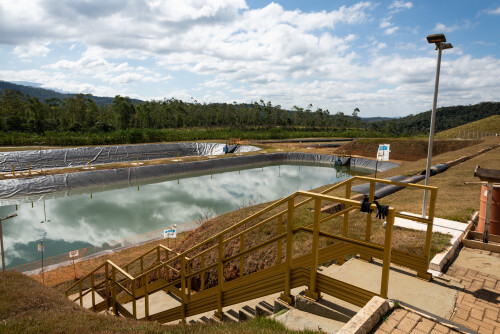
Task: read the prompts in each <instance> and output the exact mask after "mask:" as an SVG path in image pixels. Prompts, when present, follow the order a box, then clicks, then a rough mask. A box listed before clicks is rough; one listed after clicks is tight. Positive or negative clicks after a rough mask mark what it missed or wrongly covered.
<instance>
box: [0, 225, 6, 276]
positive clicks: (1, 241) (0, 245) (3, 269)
mask: <svg viewBox="0 0 500 334" xmlns="http://www.w3.org/2000/svg"><path fill="white" fill-rule="evenodd" d="M2 220H3V219H2V218H0V247H1V250H2V271H3V272H5V257H4V255H3V233H2Z"/></svg>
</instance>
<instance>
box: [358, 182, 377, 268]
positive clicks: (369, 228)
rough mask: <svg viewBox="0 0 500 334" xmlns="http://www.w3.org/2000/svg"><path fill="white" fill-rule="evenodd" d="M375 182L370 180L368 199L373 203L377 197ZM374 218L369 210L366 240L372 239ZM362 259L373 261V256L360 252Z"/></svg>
mask: <svg viewBox="0 0 500 334" xmlns="http://www.w3.org/2000/svg"><path fill="white" fill-rule="evenodd" d="M375 184H376V182H375V181H373V180H371V181H370V192H369V193H368V201H369V202H370V203H372V202H373V200H374V199H375ZM372 218H373V217H372V214H371V213H369V212H368V213H367V214H366V230H365V241H370V239H371V236H372V221H373V220H372ZM360 259H361V260H364V261H367V262H371V261H372V257H371V256H369V255H367V254H360Z"/></svg>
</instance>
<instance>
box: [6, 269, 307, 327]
mask: <svg viewBox="0 0 500 334" xmlns="http://www.w3.org/2000/svg"><path fill="white" fill-rule="evenodd" d="M235 332H238V333H241V334H246V333H248V334H251V333H252V334H253V333H262V334H263V333H289V334H292V333H313V332H309V331H303V332H297V331H290V330H287V329H286V328H285V327H284V326H283V325H282V324H280V323H278V322H276V321H274V320H271V319H267V318H255V319H254V320H251V321H248V322H243V323H229V324H208V325H202V324H199V325H189V326H183V325H177V326H162V325H160V324H158V323H155V322H149V321H136V320H130V319H126V318H122V317H113V316H107V315H104V314H96V313H93V312H91V311H88V310H85V309H83V308H81V307H79V306H78V305H76V304H74V303H72V302H71V301H69V300H68V299H67V298H66V297H64V295H61V294H60V293H59V292H57V291H55V290H54V289H51V288H49V287H46V286H43V285H42V284H40V283H38V282H36V281H34V280H32V279H30V278H28V277H26V276H24V275H22V274H19V273H14V272H8V273H0V333H6V334H7V333H13V334H14V333H15V334H18V333H25V334H28V333H79V334H87V333H100V334H101V333H102V334H105V333H174V334H175V333H179V334H180V333H183V334H212V333H222V334H224V333H227V334H229V333H235Z"/></svg>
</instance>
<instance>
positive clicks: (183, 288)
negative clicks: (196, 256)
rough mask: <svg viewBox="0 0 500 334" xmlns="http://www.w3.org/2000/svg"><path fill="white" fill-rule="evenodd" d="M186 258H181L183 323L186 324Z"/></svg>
mask: <svg viewBox="0 0 500 334" xmlns="http://www.w3.org/2000/svg"><path fill="white" fill-rule="evenodd" d="M185 261H186V258H185V257H184V256H182V257H181V321H182V323H186V262H185Z"/></svg>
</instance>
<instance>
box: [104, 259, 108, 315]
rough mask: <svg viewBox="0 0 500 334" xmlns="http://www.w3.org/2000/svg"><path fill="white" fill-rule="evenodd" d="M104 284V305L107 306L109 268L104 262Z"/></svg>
mask: <svg viewBox="0 0 500 334" xmlns="http://www.w3.org/2000/svg"><path fill="white" fill-rule="evenodd" d="M104 276H105V280H104V282H105V283H104V284H105V289H104V290H105V294H106V305H107V306H108V308H109V269H108V263H107V262H106V265H105V266H104Z"/></svg>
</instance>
